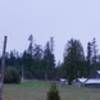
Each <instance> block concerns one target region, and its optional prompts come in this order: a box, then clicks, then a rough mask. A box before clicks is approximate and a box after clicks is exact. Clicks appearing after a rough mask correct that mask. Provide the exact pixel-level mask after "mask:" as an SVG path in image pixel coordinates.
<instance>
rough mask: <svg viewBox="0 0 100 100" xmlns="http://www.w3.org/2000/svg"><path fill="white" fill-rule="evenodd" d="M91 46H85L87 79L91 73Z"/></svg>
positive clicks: (89, 43)
mask: <svg viewBox="0 0 100 100" xmlns="http://www.w3.org/2000/svg"><path fill="white" fill-rule="evenodd" d="M91 60H92V44H91V42H88V46H87V70H86V71H87V77H89V76H90V73H91V64H92V61H91Z"/></svg>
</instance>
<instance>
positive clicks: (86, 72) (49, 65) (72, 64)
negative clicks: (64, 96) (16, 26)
mask: <svg viewBox="0 0 100 100" xmlns="http://www.w3.org/2000/svg"><path fill="white" fill-rule="evenodd" d="M28 42H29V45H28V47H27V49H26V50H24V51H23V53H21V54H19V53H18V52H17V51H16V50H13V51H11V52H10V53H6V69H5V82H8V83H11V82H12V81H13V82H16V83H17V82H19V81H20V79H21V78H24V79H39V80H57V79H59V78H67V79H68V83H69V84H72V82H73V80H74V79H76V78H78V77H88V78H89V77H96V74H95V73H96V71H97V70H100V55H99V54H98V49H97V43H96V39H95V38H93V40H92V41H89V42H88V43H87V54H86V56H85V53H84V49H83V46H82V44H81V42H80V41H79V40H76V39H70V40H69V41H68V43H67V44H66V48H65V50H64V60H63V62H62V63H59V64H57V65H56V63H55V55H54V38H53V37H51V38H50V39H49V40H48V41H47V43H46V45H45V48H42V46H41V45H40V44H37V43H35V41H34V37H33V35H30V36H29V38H28ZM0 62H1V57H0Z"/></svg>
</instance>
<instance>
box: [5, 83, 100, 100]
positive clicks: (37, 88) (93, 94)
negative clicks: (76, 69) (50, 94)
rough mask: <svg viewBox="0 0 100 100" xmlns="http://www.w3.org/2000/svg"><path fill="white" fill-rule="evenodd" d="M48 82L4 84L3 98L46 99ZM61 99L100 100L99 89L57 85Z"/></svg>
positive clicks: (9, 99)
mask: <svg viewBox="0 0 100 100" xmlns="http://www.w3.org/2000/svg"><path fill="white" fill-rule="evenodd" d="M49 87H50V84H49V83H48V82H32V83H23V84H19V85H5V90H4V100H46V93H47V91H48V90H49ZM59 91H60V96H61V100H100V89H94V88H93V89H92V88H78V87H76V86H64V87H59Z"/></svg>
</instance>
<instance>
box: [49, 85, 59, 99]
mask: <svg viewBox="0 0 100 100" xmlns="http://www.w3.org/2000/svg"><path fill="white" fill-rule="evenodd" d="M47 100H60V96H59V91H58V88H57V86H56V84H52V85H51V87H50V90H49V92H48V93H47Z"/></svg>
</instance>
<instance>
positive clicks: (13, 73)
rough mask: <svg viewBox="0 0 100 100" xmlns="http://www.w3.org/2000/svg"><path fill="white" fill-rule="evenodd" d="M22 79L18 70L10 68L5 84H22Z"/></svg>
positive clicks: (7, 69) (6, 72)
mask: <svg viewBox="0 0 100 100" xmlns="http://www.w3.org/2000/svg"><path fill="white" fill-rule="evenodd" d="M20 81H21V78H20V74H19V72H18V71H17V70H16V68H13V67H8V68H6V70H5V76H4V83H20Z"/></svg>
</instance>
